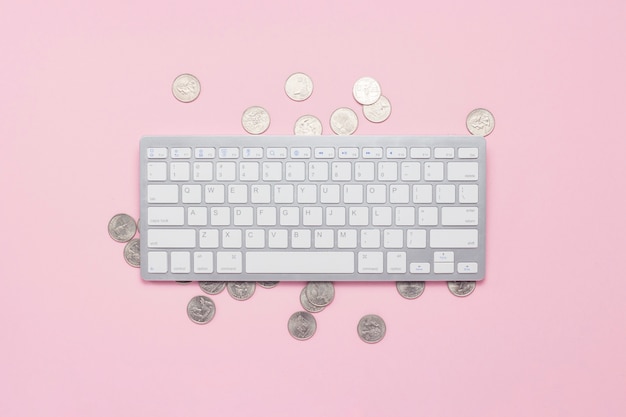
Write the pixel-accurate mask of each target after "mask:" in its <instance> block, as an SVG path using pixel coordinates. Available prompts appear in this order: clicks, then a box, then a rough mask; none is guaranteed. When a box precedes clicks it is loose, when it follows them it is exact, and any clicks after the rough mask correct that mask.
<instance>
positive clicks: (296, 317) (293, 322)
mask: <svg viewBox="0 0 626 417" xmlns="http://www.w3.org/2000/svg"><path fill="white" fill-rule="evenodd" d="M287 329H288V330H289V334H290V335H291V336H293V337H294V339H298V340H307V339H310V338H311V337H312V336H313V335H314V334H315V330H317V322H316V321H315V317H313V315H312V314H311V313H307V312H306V311H297V312H295V313H293V314H292V315H291V317H289V321H288V322H287Z"/></svg>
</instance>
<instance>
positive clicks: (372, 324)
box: [357, 314, 387, 343]
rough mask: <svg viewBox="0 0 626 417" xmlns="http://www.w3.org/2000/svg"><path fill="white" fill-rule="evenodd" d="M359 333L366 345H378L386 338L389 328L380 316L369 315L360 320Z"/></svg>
mask: <svg viewBox="0 0 626 417" xmlns="http://www.w3.org/2000/svg"><path fill="white" fill-rule="evenodd" d="M357 333H358V334H359V337H360V338H361V340H362V341H364V342H365V343H378V342H380V341H381V340H382V339H383V337H385V333H387V326H385V321H384V320H383V319H382V318H381V317H380V316H377V315H376V314H368V315H366V316H363V317H362V318H361V320H359V324H358V326H357Z"/></svg>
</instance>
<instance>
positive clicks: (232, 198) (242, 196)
mask: <svg viewBox="0 0 626 417" xmlns="http://www.w3.org/2000/svg"><path fill="white" fill-rule="evenodd" d="M227 194H228V202H229V203H235V204H243V203H247V202H248V186H247V185H241V184H230V185H229V186H228V192H227Z"/></svg>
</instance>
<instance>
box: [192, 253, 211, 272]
mask: <svg viewBox="0 0 626 417" xmlns="http://www.w3.org/2000/svg"><path fill="white" fill-rule="evenodd" d="M193 272H194V273H195V274H211V273H213V252H194V253H193Z"/></svg>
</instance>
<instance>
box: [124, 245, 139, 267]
mask: <svg viewBox="0 0 626 417" xmlns="http://www.w3.org/2000/svg"><path fill="white" fill-rule="evenodd" d="M139 247H140V244H139V239H131V240H129V241H128V243H127V244H126V245H125V246H124V259H125V260H126V263H127V264H128V265H130V266H133V267H135V268H139V265H140V261H141V257H140V256H139Z"/></svg>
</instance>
